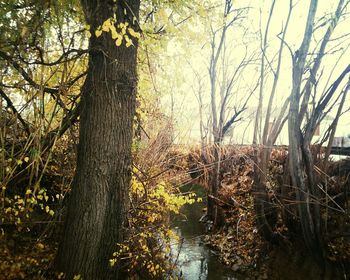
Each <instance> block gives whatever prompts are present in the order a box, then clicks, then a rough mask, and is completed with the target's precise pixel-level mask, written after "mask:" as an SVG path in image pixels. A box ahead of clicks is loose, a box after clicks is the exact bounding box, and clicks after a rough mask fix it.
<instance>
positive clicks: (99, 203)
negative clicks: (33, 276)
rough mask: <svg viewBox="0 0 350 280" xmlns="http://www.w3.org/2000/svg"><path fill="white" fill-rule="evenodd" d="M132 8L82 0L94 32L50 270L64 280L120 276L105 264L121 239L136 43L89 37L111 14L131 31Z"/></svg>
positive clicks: (133, 4) (131, 4)
mask: <svg viewBox="0 0 350 280" xmlns="http://www.w3.org/2000/svg"><path fill="white" fill-rule="evenodd" d="M139 5H140V1H139V0H135V1H128V4H127V5H125V4H124V2H123V1H116V3H114V1H107V0H82V6H83V9H84V12H85V15H86V19H87V22H88V24H90V26H91V31H92V33H93V34H92V36H91V39H90V44H89V49H90V56H89V69H88V76H87V78H86V81H85V84H84V87H83V89H82V100H81V102H82V106H83V108H82V113H81V119H80V141H79V148H78V159H77V169H76V174H75V178H74V182H73V188H72V193H71V196H70V198H69V205H68V213H67V217H66V222H65V230H64V235H63V240H62V242H61V244H60V246H59V251H58V255H57V258H56V266H57V270H58V271H62V272H65V273H66V276H67V279H72V276H74V275H78V274H80V275H81V276H82V278H83V279H118V278H119V279H120V278H122V277H121V276H120V273H119V272H118V268H117V269H115V268H114V269H112V268H111V267H110V266H109V259H110V258H111V256H112V253H113V251H114V250H115V248H116V244H117V243H118V242H122V241H123V233H124V229H125V227H126V224H125V223H126V214H127V211H128V190H129V183H130V177H131V142H132V135H133V133H132V123H133V116H134V113H135V95H136V85H137V74H136V56H137V42H136V40H135V38H133V41H134V44H135V46H131V47H129V48H127V47H126V46H125V41H124V42H123V44H122V45H121V46H119V47H117V46H116V45H115V42H114V40H112V38H111V34H110V33H107V32H103V34H102V35H101V37H99V38H96V36H95V35H94V31H95V30H96V29H97V28H98V26H99V25H101V24H102V23H103V22H104V21H105V20H106V19H108V18H113V15H114V14H115V15H116V19H117V23H116V24H115V25H117V24H118V23H120V22H128V23H129V26H134V24H133V23H132V22H133V17H136V18H138V14H139ZM116 8H117V9H116ZM136 22H137V21H136ZM136 22H135V24H136ZM134 29H137V28H136V27H134ZM130 37H131V36H130ZM118 275H119V277H118ZM123 279H125V278H123Z"/></svg>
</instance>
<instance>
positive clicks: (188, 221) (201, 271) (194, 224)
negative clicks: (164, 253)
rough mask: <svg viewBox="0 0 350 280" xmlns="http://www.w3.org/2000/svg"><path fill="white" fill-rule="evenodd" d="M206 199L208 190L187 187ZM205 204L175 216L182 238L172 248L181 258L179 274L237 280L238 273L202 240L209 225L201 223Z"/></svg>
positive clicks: (189, 279)
mask: <svg viewBox="0 0 350 280" xmlns="http://www.w3.org/2000/svg"><path fill="white" fill-rule="evenodd" d="M183 191H192V192H195V193H196V194H197V196H198V197H202V198H203V201H204V200H205V197H204V196H205V191H204V189H203V188H202V187H199V186H187V187H186V190H183ZM204 207H205V203H204V202H195V203H193V204H191V205H186V206H184V207H183V208H182V209H181V215H179V216H177V217H175V219H174V222H173V230H174V231H175V232H176V233H177V234H178V236H180V238H181V240H182V241H181V240H180V242H176V244H174V245H173V246H172V253H173V255H174V258H175V259H177V266H178V268H179V270H180V272H179V274H180V276H181V277H182V279H185V280H197V279H198V280H205V279H208V280H235V279H238V278H236V277H235V276H234V272H233V271H232V270H230V269H229V268H228V267H227V266H225V265H224V264H222V263H220V261H219V258H218V256H217V255H215V252H213V251H212V250H211V249H210V248H209V247H207V246H205V244H204V243H203V241H202V238H203V235H204V234H205V226H204V225H203V224H202V223H200V222H199V219H200V218H201V216H202V215H203V213H204V212H203V208H204Z"/></svg>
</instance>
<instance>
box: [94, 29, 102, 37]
mask: <svg viewBox="0 0 350 280" xmlns="http://www.w3.org/2000/svg"><path fill="white" fill-rule="evenodd" d="M95 35H96V37H97V38H98V37H100V36H101V35H102V30H100V29H97V30H96V31H95Z"/></svg>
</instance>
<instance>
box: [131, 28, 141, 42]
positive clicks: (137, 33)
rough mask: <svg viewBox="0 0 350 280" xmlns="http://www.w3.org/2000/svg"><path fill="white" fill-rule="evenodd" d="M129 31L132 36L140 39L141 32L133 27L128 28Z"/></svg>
mask: <svg viewBox="0 0 350 280" xmlns="http://www.w3.org/2000/svg"><path fill="white" fill-rule="evenodd" d="M128 31H129V34H130V35H131V36H132V37H135V38H137V39H140V37H141V35H140V33H139V32H135V30H134V29H132V28H131V27H129V28H128Z"/></svg>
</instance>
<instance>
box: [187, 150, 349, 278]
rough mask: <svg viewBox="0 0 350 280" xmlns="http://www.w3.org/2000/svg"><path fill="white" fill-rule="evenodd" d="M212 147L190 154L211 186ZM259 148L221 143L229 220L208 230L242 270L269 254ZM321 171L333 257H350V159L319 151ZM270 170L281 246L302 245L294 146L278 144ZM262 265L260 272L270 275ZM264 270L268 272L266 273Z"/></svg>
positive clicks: (193, 167)
mask: <svg viewBox="0 0 350 280" xmlns="http://www.w3.org/2000/svg"><path fill="white" fill-rule="evenodd" d="M210 149H211V148H207V149H206V151H205V152H204V153H203V151H202V152H201V151H200V149H197V150H193V151H192V152H191V153H190V155H189V163H188V165H189V170H190V174H191V175H192V177H193V178H197V183H198V184H201V185H203V186H208V185H209V184H210V183H211V182H210V176H211V172H212V166H213V164H212V163H210V159H211V158H210V154H211V150H210ZM254 155H255V153H254V149H253V148H252V147H235V146H226V147H224V148H222V149H221V163H220V190H219V195H218V197H217V198H215V200H216V203H217V205H218V206H219V207H221V208H222V209H223V211H224V214H225V225H224V227H223V228H221V229H218V230H217V231H215V232H214V233H213V234H210V235H208V236H207V243H208V244H209V245H210V246H212V247H214V248H215V249H216V250H217V251H218V252H219V255H220V258H221V260H222V261H223V262H224V263H226V264H228V265H229V266H231V267H232V268H233V269H234V270H237V271H246V270H250V271H251V269H252V268H254V267H257V266H259V265H258V264H259V262H261V261H263V260H264V259H265V257H266V255H267V254H270V255H271V251H270V250H267V249H268V245H269V244H268V243H266V242H263V239H262V238H261V236H260V234H259V228H258V226H257V222H256V218H257V216H256V208H255V204H254V179H255V177H254ZM314 160H315V174H316V178H317V180H316V182H317V184H318V187H319V188H321V189H322V191H323V195H322V197H321V198H319V199H317V200H316V199H315V201H314V202H313V203H318V204H319V205H321V216H322V230H323V234H324V239H325V242H326V243H327V259H328V260H330V261H336V262H341V263H349V260H350V255H349V252H350V250H349V245H350V242H349V241H350V239H349V232H350V228H349V226H350V219H349V210H348V203H349V197H348V192H349V186H350V179H349V174H350V173H349V171H350V164H349V163H350V161H348V160H343V161H338V162H332V161H327V163H325V162H324V161H323V158H322V154H317V155H316V154H315V159H314ZM265 176H266V200H267V201H266V202H267V207H268V208H267V212H266V213H271V216H272V218H273V219H274V221H273V222H274V227H273V232H274V235H275V236H276V240H278V241H277V243H278V244H280V245H281V247H283V246H285V248H286V247H288V246H289V247H290V246H294V245H292V244H296V245H297V246H298V247H299V248H300V246H302V244H301V242H300V238H299V236H300V230H301V229H300V225H299V219H298V212H297V207H296V206H297V205H298V201H297V198H296V195H295V190H293V188H292V187H291V182H290V176H289V173H288V152H287V150H286V149H283V148H281V149H273V150H272V151H271V157H270V161H269V165H268V171H267V174H265ZM266 269H267V268H266V267H264V266H261V265H260V272H259V273H260V274H259V275H260V277H262V276H261V275H266ZM262 272H263V273H262Z"/></svg>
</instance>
